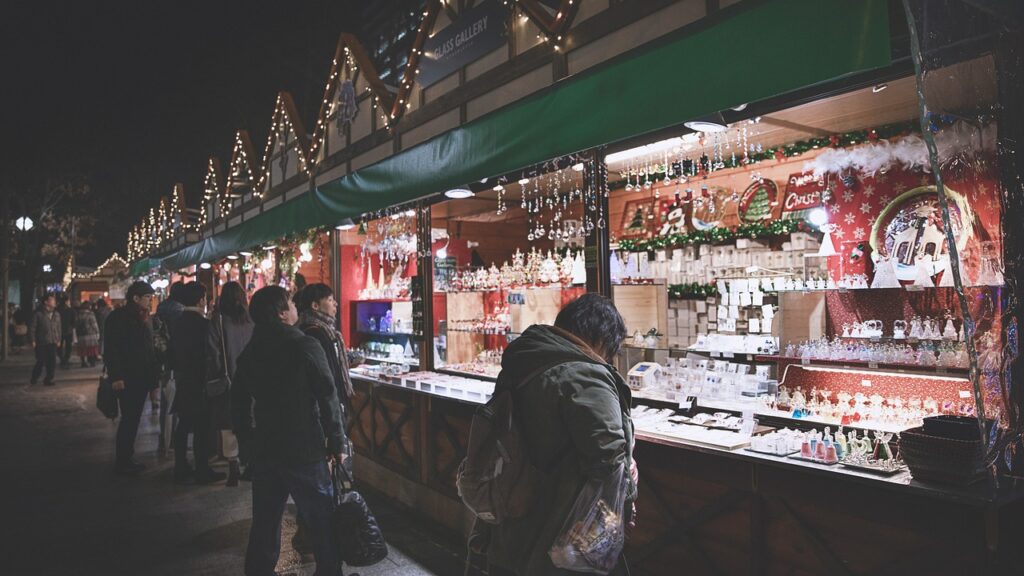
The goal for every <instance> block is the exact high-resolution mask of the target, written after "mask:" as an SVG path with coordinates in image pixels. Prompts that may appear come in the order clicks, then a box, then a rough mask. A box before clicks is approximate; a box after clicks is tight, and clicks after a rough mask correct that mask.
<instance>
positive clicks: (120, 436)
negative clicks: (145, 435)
mask: <svg viewBox="0 0 1024 576" xmlns="http://www.w3.org/2000/svg"><path fill="white" fill-rule="evenodd" d="M148 396H149V389H148V388H147V387H145V386H142V385H140V384H137V383H132V382H125V388H124V390H122V391H121V394H120V395H119V396H118V400H119V401H120V403H121V421H120V422H119V423H118V425H117V461H118V462H127V461H129V460H131V459H132V457H133V456H135V436H136V435H138V433H139V419H140V418H142V408H143V406H145V405H146V398H147V397H148Z"/></svg>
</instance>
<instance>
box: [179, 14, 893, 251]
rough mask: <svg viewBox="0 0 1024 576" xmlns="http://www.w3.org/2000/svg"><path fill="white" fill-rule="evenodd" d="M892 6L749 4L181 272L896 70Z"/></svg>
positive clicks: (389, 163)
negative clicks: (722, 114)
mask: <svg viewBox="0 0 1024 576" xmlns="http://www.w3.org/2000/svg"><path fill="white" fill-rule="evenodd" d="M889 63H890V45H889V21H888V3H887V2H886V0H772V1H760V2H758V1H756V0H749V1H748V2H744V3H742V4H740V5H738V6H736V7H735V13H734V14H733V15H732V16H731V17H729V18H727V19H725V20H721V21H718V22H713V23H709V22H698V23H696V24H695V25H693V26H691V27H687V28H684V29H682V30H679V31H677V32H673V33H670V34H668V35H666V36H664V37H662V38H660V39H658V40H656V41H654V42H652V43H650V44H648V45H644V46H641V47H639V48H637V49H635V50H632V51H630V52H627V53H625V54H622V55H621V56H619V57H616V58H614V59H613V60H612V61H610V62H607V63H605V64H603V65H599V66H596V67H595V68H594V69H591V70H588V71H585V72H582V73H580V74H577V75H575V76H572V77H570V78H568V79H566V80H564V81H561V82H558V83H556V84H555V85H553V86H551V87H549V88H547V89H544V90H541V91H539V92H537V93H535V94H533V95H531V96H527V97H526V98H524V99H522V100H520V101H517V102H515V103H513V104H510V105H508V106H506V107H504V108H501V109H499V110H496V111H495V112H492V113H490V114H488V115H486V116H483V117H481V118H479V119H477V120H474V121H472V122H469V123H467V124H465V125H463V126H460V127H459V128H455V129H453V130H451V131H449V132H446V133H444V134H441V135H439V136H437V137H435V138H433V139H431V140H428V141H426V142H424V143H422V144H419V145H417V146H414V147H412V148H410V149H409V150H406V151H403V152H401V153H399V154H396V155H394V156H391V157H389V158H387V159H385V160H382V161H380V162H378V163H376V164H373V165H371V166H367V167H365V168H362V169H360V170H358V171H356V172H354V173H352V174H349V175H347V176H344V177H342V178H339V179H338V180H335V181H334V182H330V183H327V184H323V185H321V186H320V187H319V188H317V189H316V190H315V191H313V192H312V193H309V194H306V195H304V196H302V197H300V198H297V199H295V200H293V201H290V202H287V203H285V204H282V205H281V206H278V207H275V208H273V209H271V210H268V211H267V212H265V213H264V214H261V215H260V216H258V217H256V218H253V219H252V220H249V221H246V222H244V223H242V224H241V225H239V226H236V227H235V228H233V229H231V230H228V231H226V232H223V233H221V234H218V235H216V236H214V237H213V238H209V239H206V240H204V241H203V242H200V243H199V244H196V245H193V246H189V247H187V248H184V249H182V250H180V251H178V252H177V253H175V254H172V255H171V256H170V257H168V258H166V259H165V260H164V266H166V267H168V268H172V269H173V268H179V267H183V266H186V265H188V264H195V263H198V262H202V261H204V260H206V261H208V260H214V259H218V258H222V257H224V256H225V255H227V254H230V253H232V252H235V251H238V250H243V249H246V248H249V247H252V246H254V245H257V244H259V243H261V242H266V241H268V240H272V239H275V238H278V237H280V236H283V235H285V234H287V233H290V232H296V231H300V230H306V229H309V228H312V227H314V226H320V225H329V224H332V223H334V222H337V221H339V220H340V219H342V218H346V217H354V216H359V215H360V214H363V213H366V212H370V211H373V210H378V209H381V208H384V207H387V206H393V205H396V204H401V203H404V202H408V201H411V200H414V199H416V198H421V197H423V196H428V195H431V194H436V193H439V192H443V191H444V190H448V189H450V188H453V187H456V186H461V185H465V184H466V183H468V182H474V181H478V180H480V179H482V178H488V177H492V176H496V175H499V174H504V173H507V172H512V171H515V170H519V169H522V168H526V167H529V166H531V165H534V164H537V163H540V162H544V161H547V160H550V159H551V158H556V157H559V156H563V155H566V154H571V153H574V152H580V151H583V150H587V149H590V148H593V147H595V146H600V145H603V144H607V143H610V142H616V141H619V140H623V139H626V138H630V137H633V136H637V135H640V134H645V133H648V132H652V131H655V130H659V129H662V128H667V127H671V126H676V125H679V124H681V123H682V122H685V121H686V120H690V119H693V118H697V117H700V116H704V115H706V114H709V113H712V112H716V111H719V110H723V109H726V108H730V107H733V106H737V105H740V104H743V103H746V102H755V101H758V100H763V99H766V98H770V97H773V96H778V95H781V94H785V93H787V92H790V91H793V90H796V89H799V88H804V87H808V86H813V85H815V84H820V83H823V82H827V81H830V80H834V79H836V78H840V77H843V76H847V75H851V74H854V73H857V72H862V71H865V70H871V69H875V68H880V67H884V66H887V65H889Z"/></svg>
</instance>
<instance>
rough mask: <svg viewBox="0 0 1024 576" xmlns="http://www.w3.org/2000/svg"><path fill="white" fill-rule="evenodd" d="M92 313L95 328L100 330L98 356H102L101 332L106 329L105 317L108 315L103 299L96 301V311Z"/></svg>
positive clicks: (108, 309)
mask: <svg viewBox="0 0 1024 576" xmlns="http://www.w3.org/2000/svg"><path fill="white" fill-rule="evenodd" d="M93 313H94V314H95V315H96V326H97V327H99V329H100V356H103V330H104V328H106V323H107V316H109V315H110V306H107V301H106V300H104V299H103V298H100V299H99V300H96V310H95V311H94V312H93Z"/></svg>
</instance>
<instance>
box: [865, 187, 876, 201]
mask: <svg viewBox="0 0 1024 576" xmlns="http://www.w3.org/2000/svg"><path fill="white" fill-rule="evenodd" d="M874 195H875V187H874V186H870V185H868V186H865V187H864V197H865V198H871V197H872V196H874Z"/></svg>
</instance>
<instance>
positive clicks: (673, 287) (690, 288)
mask: <svg viewBox="0 0 1024 576" xmlns="http://www.w3.org/2000/svg"><path fill="white" fill-rule="evenodd" d="M709 296H718V287H717V286H715V285H714V284H701V283H700V282H692V283H690V284H670V285H669V287H668V297H669V298H671V299H673V300H703V299H705V298H707V297H709Z"/></svg>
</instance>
